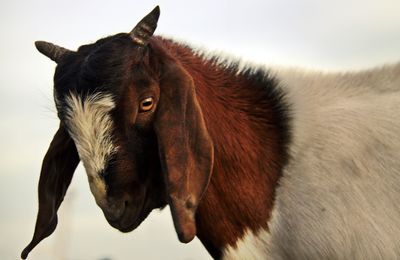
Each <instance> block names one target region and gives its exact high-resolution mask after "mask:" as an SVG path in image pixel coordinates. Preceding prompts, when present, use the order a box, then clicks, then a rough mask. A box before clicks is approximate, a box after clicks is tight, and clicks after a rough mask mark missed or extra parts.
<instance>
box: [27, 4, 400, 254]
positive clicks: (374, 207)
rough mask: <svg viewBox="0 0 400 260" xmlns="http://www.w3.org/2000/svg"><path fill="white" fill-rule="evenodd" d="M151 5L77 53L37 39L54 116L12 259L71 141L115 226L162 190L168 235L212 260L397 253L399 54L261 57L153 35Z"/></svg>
mask: <svg viewBox="0 0 400 260" xmlns="http://www.w3.org/2000/svg"><path fill="white" fill-rule="evenodd" d="M158 16H159V8H158V7H156V8H155V9H154V10H153V11H152V12H151V13H150V14H148V15H147V16H146V17H145V18H143V19H142V20H141V21H140V22H139V23H138V25H137V26H136V27H135V28H134V29H133V30H132V31H131V32H130V33H129V34H124V33H121V34H117V35H114V36H110V37H107V38H104V39H101V40H99V41H97V42H95V43H93V44H89V45H85V46H82V47H80V48H79V49H78V51H76V52H74V51H69V50H66V49H62V50H60V49H59V48H60V47H58V46H55V45H53V44H50V43H45V42H40V43H38V44H37V46H38V49H39V50H40V51H41V52H42V53H43V54H45V55H46V56H48V57H49V58H51V59H53V60H55V61H56V62H57V63H58V66H57V69H56V74H55V79H54V82H55V100H56V105H57V110H58V113H59V117H60V120H61V125H60V129H59V131H58V132H57V134H56V136H55V137H54V139H53V142H52V144H51V146H50V148H49V151H48V153H47V154H46V157H45V160H44V162H43V168H42V169H43V170H42V173H41V179H40V185H39V213H38V221H37V225H36V229H35V234H34V237H33V239H32V242H31V243H30V244H29V245H28V246H27V248H26V249H25V250H24V251H23V253H22V257H23V258H25V257H26V256H27V255H28V253H29V252H30V250H32V248H33V247H34V246H35V245H37V243H39V242H40V241H41V240H42V239H43V238H45V237H47V236H49V235H50V234H51V233H52V232H53V231H54V229H55V227H56V224H57V215H56V213H57V209H58V207H59V205H60V203H61V201H62V198H63V197H64V195H65V192H66V189H67V188H68V185H69V182H70V180H71V178H72V174H73V171H74V169H75V167H76V165H77V162H78V159H77V158H78V152H79V155H80V157H81V159H82V160H83V162H84V164H85V167H86V168H87V171H88V176H89V182H90V178H91V177H93V176H95V177H96V178H97V177H99V178H98V179H99V181H100V183H102V185H103V186H104V190H103V191H104V192H102V193H101V194H102V196H101V199H98V197H99V195H98V194H96V189H95V190H93V189H92V192H93V194H94V196H95V198H96V202H97V203H98V205H99V206H100V207H101V209H102V210H103V212H104V215H105V217H106V219H107V221H108V222H109V223H110V225H112V226H113V227H115V228H117V229H119V230H120V231H122V232H129V231H132V230H133V229H135V228H136V227H137V226H138V225H140V223H141V222H142V221H143V220H144V219H145V218H146V217H147V215H148V214H149V213H150V212H151V211H152V210H153V209H156V208H163V207H164V206H166V205H167V204H168V205H169V206H170V209H171V214H172V218H173V222H174V226H175V230H176V232H177V235H178V238H179V240H180V241H181V242H184V243H187V242H189V241H191V240H192V239H193V238H194V236H197V237H198V238H199V239H200V240H201V242H202V243H203V244H204V246H205V247H206V249H207V250H208V252H209V253H210V254H211V256H212V257H214V258H216V259H220V258H224V259H278V260H279V259H395V258H396V257H397V256H398V255H400V241H399V239H398V234H399V232H400V224H399V219H400V209H399V208H400V207H399V206H398V204H399V202H400V188H399V184H400V173H399V172H400V162H399V157H400V138H399V136H398V135H399V132H400V120H399V119H398V114H399V112H400V64H395V65H392V66H386V67H383V68H380V69H373V70H369V71H363V72H357V73H342V74H339V73H332V74H320V73H317V72H302V71H298V70H284V69H276V70H271V71H270V70H266V69H265V68H264V67H262V66H260V67H253V66H248V65H244V64H245V63H243V62H241V61H237V62H235V61H233V62H232V61H229V60H226V59H223V58H221V57H220V56H209V55H207V54H206V53H204V52H199V51H197V50H195V49H194V48H192V47H190V46H189V45H187V44H182V43H179V42H177V41H173V40H170V39H166V38H163V37H158V36H153V35H152V34H153V32H154V30H155V28H156V25H157V20H158ZM54 55H56V56H54ZM71 93H72V94H71ZM144 100H152V101H151V102H152V103H151V104H150V105H149V104H148V105H149V107H150V109H146V111H144V110H143V109H141V105H140V104H142V102H143V101H144ZM64 128H65V129H67V130H68V132H66V131H65V130H64ZM97 131H99V132H97ZM69 135H71V137H72V139H73V141H74V143H75V144H74V143H73V142H71V138H70V136H69ZM95 139H96V140H95ZM92 142H94V143H92ZM63 144H64V145H63ZM75 145H76V147H77V151H76V149H75ZM93 145H94V146H93ZM103 146H104V147H103ZM116 147H118V149H116ZM63 152H66V153H68V154H69V157H68V158H65V160H63V161H60V153H63ZM54 172H59V174H60V176H57V178H55V177H54ZM96 172H103V174H98V173H96ZM97 174H98V175H97ZM92 186H93V185H91V188H92Z"/></svg>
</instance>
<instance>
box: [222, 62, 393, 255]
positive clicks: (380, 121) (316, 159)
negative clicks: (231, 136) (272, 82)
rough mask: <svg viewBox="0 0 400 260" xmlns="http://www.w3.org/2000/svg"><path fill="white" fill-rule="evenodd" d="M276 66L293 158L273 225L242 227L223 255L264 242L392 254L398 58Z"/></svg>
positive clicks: (273, 250) (284, 250) (282, 247)
mask: <svg viewBox="0 0 400 260" xmlns="http://www.w3.org/2000/svg"><path fill="white" fill-rule="evenodd" d="M275 76H276V77H277V78H279V79H280V82H281V84H280V86H281V87H282V90H283V91H284V92H285V93H286V94H285V96H286V98H287V100H288V102H289V103H290V105H291V108H292V123H291V124H292V127H291V129H292V142H291V145H290V146H289V149H290V160H289V162H288V165H287V166H286V167H285V169H284V173H283V176H282V178H281V179H280V181H279V187H278V188H277V191H276V200H275V206H274V210H273V213H272V218H271V220H270V221H269V225H268V226H269V232H264V231H263V232H260V233H258V234H256V235H255V234H247V235H246V236H244V237H243V238H242V239H241V240H240V241H239V242H238V243H237V244H236V247H228V248H227V249H226V250H225V253H224V256H225V257H224V258H226V259H242V258H243V257H244V254H245V256H246V257H245V258H246V259H260V252H259V251H257V250H251V249H252V248H254V247H257V246H260V247H261V248H264V249H265V250H262V252H263V253H264V255H263V256H262V257H261V258H264V259H397V257H398V256H399V254H400V242H399V239H398V234H399V232H400V225H399V220H400V207H399V206H398V204H399V202H400V188H399V183H400V160H399V158H400V139H399V133H400V120H399V117H398V116H399V114H400V64H395V65H391V66H385V67H382V68H376V69H372V70H368V71H361V72H357V73H331V74H322V73H318V72H302V71H300V70H279V71H277V72H275ZM246 248H247V249H246ZM253 252H254V254H253Z"/></svg>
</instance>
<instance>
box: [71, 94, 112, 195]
mask: <svg viewBox="0 0 400 260" xmlns="http://www.w3.org/2000/svg"><path fill="white" fill-rule="evenodd" d="M65 103H66V104H65V106H66V109H65V114H66V116H65V122H66V125H68V128H67V129H68V133H69V134H70V136H71V138H72V139H73V140H74V142H75V144H76V148H77V150H78V153H79V157H80V158H81V160H82V162H83V165H84V167H85V169H86V173H87V175H88V178H89V183H90V188H91V190H92V192H93V194H94V196H95V197H96V200H98V201H99V200H100V199H104V197H105V196H106V184H105V183H104V179H103V177H104V176H102V175H103V174H104V170H105V169H106V167H107V164H108V161H109V160H110V158H111V157H112V156H113V154H114V153H115V152H117V147H116V146H115V145H114V143H113V142H112V136H113V134H112V133H113V122H112V120H111V117H110V112H111V110H112V109H114V108H115V103H114V101H113V98H112V96H111V95H110V94H103V95H100V94H98V95H89V96H83V97H82V96H80V95H77V94H76V93H70V94H69V95H67V96H66V98H65Z"/></svg>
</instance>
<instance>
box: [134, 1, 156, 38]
mask: <svg viewBox="0 0 400 260" xmlns="http://www.w3.org/2000/svg"><path fill="white" fill-rule="evenodd" d="M159 17H160V7H159V6H156V7H155V8H154V9H153V11H151V12H150V13H149V14H148V15H146V16H145V17H144V18H143V19H142V20H141V21H140V22H139V23H138V24H137V25H136V26H135V28H133V30H132V31H131V32H130V33H129V35H130V36H131V38H132V40H133V42H135V43H137V44H139V45H142V46H145V45H146V44H147V42H148V41H149V39H150V37H151V36H152V35H153V33H154V31H155V30H156V28H157V22H158V18H159Z"/></svg>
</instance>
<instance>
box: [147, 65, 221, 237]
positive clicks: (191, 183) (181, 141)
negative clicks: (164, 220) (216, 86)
mask: <svg viewBox="0 0 400 260" xmlns="http://www.w3.org/2000/svg"><path fill="white" fill-rule="evenodd" d="M163 67H164V68H163V72H162V75H161V79H160V101H159V104H158V108H157V115H156V118H155V121H154V128H155V132H156V135H157V138H158V145H159V154H160V160H161V166H162V170H163V174H164V177H165V182H166V185H167V193H168V197H169V198H168V199H169V201H168V202H169V205H170V208H171V213H172V218H173V220H174V225H175V230H176V232H177V234H178V237H179V240H180V241H181V242H184V243H188V242H190V241H191V240H192V239H193V238H194V237H195V236H196V223H195V213H196V209H197V206H198V204H199V201H200V199H201V197H202V196H203V194H204V192H205V190H206V188H207V185H208V183H209V180H210V176H211V171H212V167H213V159H214V154H213V152H214V149H213V144H212V140H211V138H210V136H209V134H208V131H207V128H206V125H205V122H204V119H203V114H202V111H201V108H200V106H199V103H198V101H197V98H196V93H195V87H194V83H193V79H192V77H191V76H190V75H189V74H188V73H187V71H186V70H185V69H184V68H183V67H182V66H181V65H180V64H179V63H178V62H176V61H169V62H168V63H167V64H164V66H163Z"/></svg>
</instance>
